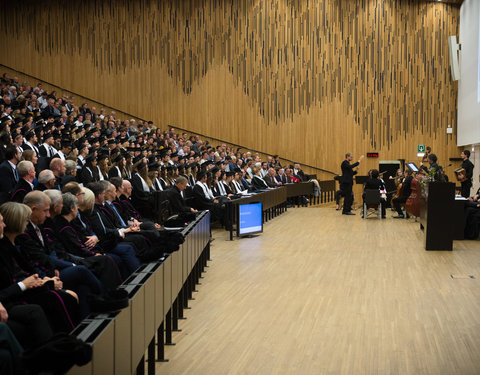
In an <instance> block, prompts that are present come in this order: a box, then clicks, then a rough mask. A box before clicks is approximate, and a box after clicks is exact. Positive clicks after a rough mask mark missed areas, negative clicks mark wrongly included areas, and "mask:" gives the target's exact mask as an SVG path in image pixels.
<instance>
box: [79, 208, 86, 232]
mask: <svg viewBox="0 0 480 375" xmlns="http://www.w3.org/2000/svg"><path fill="white" fill-rule="evenodd" d="M77 217H78V220H79V221H80V223H81V224H82V226H83V228H84V229H87V225H86V224H85V223H84V222H83V220H82V218H81V217H80V212H79V213H77Z"/></svg>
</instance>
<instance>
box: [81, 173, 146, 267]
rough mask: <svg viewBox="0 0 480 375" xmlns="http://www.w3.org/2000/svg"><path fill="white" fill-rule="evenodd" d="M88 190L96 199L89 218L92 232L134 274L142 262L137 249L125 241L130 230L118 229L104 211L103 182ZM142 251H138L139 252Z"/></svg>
mask: <svg viewBox="0 0 480 375" xmlns="http://www.w3.org/2000/svg"><path fill="white" fill-rule="evenodd" d="M88 188H89V189H90V190H92V192H93V194H94V199H95V203H94V205H93V208H92V210H91V212H90V213H89V215H88V218H87V219H88V222H89V224H90V226H91V228H92V230H93V231H94V232H95V234H96V235H97V236H98V238H99V239H100V243H102V244H104V245H102V246H107V244H109V245H108V252H110V253H113V254H116V255H117V256H118V257H120V259H121V260H122V262H123V263H124V265H125V266H126V268H127V269H128V272H129V273H132V272H134V271H135V270H136V269H137V268H138V267H139V266H140V261H139V260H138V258H137V256H136V252H135V250H136V249H135V248H134V247H133V246H132V244H131V243H130V242H127V241H124V239H125V233H127V232H129V230H121V229H119V228H116V227H115V225H114V224H113V222H112V219H111V217H110V215H109V214H108V213H107V212H106V211H105V210H104V209H103V205H104V203H105V187H104V186H103V184H102V183H101V182H96V183H92V184H89V185H88ZM141 250H142V249H137V251H141Z"/></svg>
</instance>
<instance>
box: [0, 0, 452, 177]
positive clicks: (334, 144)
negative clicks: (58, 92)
mask: <svg viewBox="0 0 480 375" xmlns="http://www.w3.org/2000/svg"><path fill="white" fill-rule="evenodd" d="M458 23H459V8H458V6H454V5H448V4H444V3H435V2H424V1H417V0H402V1H399V0H359V1H353V0H352V1H337V0H325V1H313V0H304V1H300V0H288V1H284V0H261V1H260V0H242V1H221V0H190V1H187V0H185V1H174V0H165V1H160V2H159V1H150V0H143V1H135V2H132V1H127V0H110V1H103V2H95V1H82V2H63V1H60V0H56V1H55V0H52V1H48V2H38V1H37V2H36V1H22V2H16V3H12V2H6V1H4V2H1V5H0V31H1V34H2V37H1V39H0V48H1V50H2V53H1V54H0V63H2V64H4V65H7V66H11V67H14V68H16V69H18V70H20V71H24V72H25V73H28V74H32V75H34V76H37V77H40V78H42V79H44V80H46V81H49V82H52V83H53V84H56V85H58V86H61V87H65V88H66V89H70V90H72V91H74V92H77V93H79V94H81V95H84V96H86V97H89V98H91V99H92V100H96V101H99V102H102V103H106V104H109V105H111V106H112V107H114V108H117V109H119V110H121V111H124V112H127V113H132V114H134V115H136V116H138V117H141V118H148V119H152V120H154V121H155V123H156V124H161V125H165V126H166V125H168V124H171V125H173V126H175V125H176V126H179V127H182V128H187V129H191V130H192V131H197V132H199V133H202V134H211V135H212V136H214V137H216V138H219V139H225V140H226V141H231V142H232V143H236V144H242V145H245V146H247V147H250V148H253V149H257V150H263V151H265V152H268V153H272V154H279V155H281V156H283V157H285V158H288V159H295V160H299V161H301V162H304V163H306V164H310V165H314V166H318V167H321V168H325V169H327V170H338V169H339V164H340V162H341V160H342V159H343V155H344V153H345V152H346V151H352V152H354V153H355V154H357V155H358V154H360V153H365V152H368V151H378V152H380V159H383V160H391V159H397V158H403V159H407V160H414V161H417V160H418V158H417V157H416V156H415V155H416V145H417V144H424V143H425V144H427V145H430V146H432V148H433V150H434V152H436V153H437V154H438V156H439V158H440V162H441V164H444V165H446V164H447V163H448V161H447V159H448V157H453V156H458V149H457V147H456V145H455V143H456V140H455V136H454V135H453V136H452V135H447V134H446V128H447V125H449V124H450V125H451V126H452V127H453V128H454V131H455V130H456V98H457V88H456V83H454V82H452V81H451V78H450V71H449V56H448V42H447V36H448V35H455V34H457V29H458ZM376 163H377V160H368V161H367V163H366V166H365V169H367V168H371V167H375V166H376Z"/></svg>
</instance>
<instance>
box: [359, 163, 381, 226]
mask: <svg viewBox="0 0 480 375" xmlns="http://www.w3.org/2000/svg"><path fill="white" fill-rule="evenodd" d="M379 175H380V174H379V173H378V170H377V169H372V170H371V171H370V178H369V179H368V180H367V182H366V183H365V189H364V193H363V200H365V190H378V191H385V184H384V183H383V181H382V180H381V179H380V178H378V176H379ZM380 202H381V203H382V219H385V217H386V216H385V207H386V205H387V201H386V200H385V199H384V198H381V199H380Z"/></svg>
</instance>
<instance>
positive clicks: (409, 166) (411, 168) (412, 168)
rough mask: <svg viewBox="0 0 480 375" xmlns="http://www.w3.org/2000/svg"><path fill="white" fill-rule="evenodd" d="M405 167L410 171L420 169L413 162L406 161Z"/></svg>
mask: <svg viewBox="0 0 480 375" xmlns="http://www.w3.org/2000/svg"><path fill="white" fill-rule="evenodd" d="M407 168H408V170H409V171H410V172H418V171H419V170H420V168H418V167H417V165H416V164H415V163H407Z"/></svg>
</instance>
